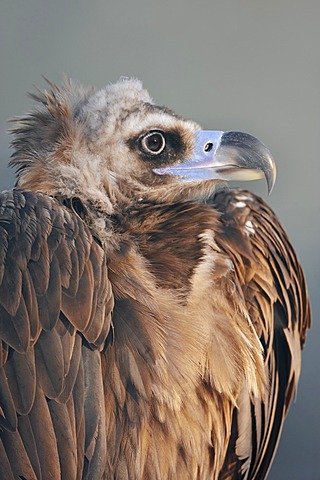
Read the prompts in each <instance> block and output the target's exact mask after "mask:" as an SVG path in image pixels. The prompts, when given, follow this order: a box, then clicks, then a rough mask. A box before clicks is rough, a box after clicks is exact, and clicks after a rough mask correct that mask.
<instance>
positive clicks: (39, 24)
mask: <svg viewBox="0 0 320 480" xmlns="http://www.w3.org/2000/svg"><path fill="white" fill-rule="evenodd" d="M319 14H320V5H319V3H318V1H315V0H314V1H312V0H304V1H296V0H263V1H260V0H221V1H215V0H211V1H205V0H202V1H198V2H197V1H196V0H193V1H191V0H184V1H183V0H162V1H160V0H159V1H153V0H137V1H132V0H118V1H107V0H104V1H103V0H91V1H90V2H89V1H88V2H86V1H84V0H71V1H65V0H55V1H49V0H42V1H41V0H10V1H9V0H7V1H5V0H1V3H0V55H1V57H0V75H1V78H0V103H1V109H0V114H1V118H0V122H1V124H0V127H1V136H0V154H1V156H0V188H1V189H4V188H10V187H11V186H12V185H13V173H12V172H11V171H10V170H8V169H7V167H6V165H7V162H8V156H9V152H8V144H9V138H8V135H7V133H6V130H7V125H6V123H5V121H6V119H7V118H9V117H11V116H13V115H18V114H21V113H23V112H24V111H26V110H28V109H29V108H30V106H31V101H30V100H29V99H28V98H27V96H26V93H25V92H26V91H32V90H33V85H38V86H41V87H43V86H44V81H43V80H42V79H41V74H43V75H45V76H46V77H48V78H49V79H50V80H53V81H55V82H60V81H61V78H62V73H63V72H65V73H67V74H68V75H70V76H71V77H72V78H75V79H78V80H79V81H81V82H82V83H89V84H96V85H97V86H100V87H102V86H103V85H104V84H106V83H108V82H110V81H114V80H116V79H117V78H118V77H119V76H121V75H127V76H135V77H138V78H140V79H141V80H143V82H144V84H145V86H146V87H147V88H148V90H149V91H150V92H151V95H152V96H153V97H154V99H155V100H156V102H157V103H158V104H165V105H167V106H169V107H171V108H173V109H174V110H176V111H177V112H178V113H180V114H183V115H185V116H186V117H189V118H192V119H194V120H196V121H198V122H199V123H200V124H202V125H203V127H204V128H208V129H226V130H231V129H233V130H243V131H247V132H250V133H251V134H254V135H256V136H257V137H259V138H260V139H261V140H263V141H264V142H265V143H266V144H267V145H268V146H269V148H270V149H271V151H272V152H273V154H274V156H275V158H276V160H277V167H278V180H277V184H276V187H275V189H274V192H273V194H272V196H271V197H270V198H269V199H268V201H269V202H270V204H271V206H272V207H273V208H274V210H275V211H276V212H277V214H278V216H279V217H280V219H281V220H282V222H283V224H284V226H285V228H286V229H287V231H288V233H289V236H290V238H291V240H292V242H293V244H294V245H295V248H296V250H297V252H298V255H299V257H300V260H301V262H302V264H303V265H304V269H305V272H306V276H307V280H308V284H309V289H310V295H311V298H312V303H313V313H314V323H313V329H312V331H311V332H310V334H309V336H308V341H307V345H306V348H305V351H304V354H303V368H302V374H301V381H300V385H299V390H298V395H297V400H296V403H295V404H294V405H293V406H292V407H291V411H290V414H289V417H288V420H287V422H286V425H285V429H284V432H283V436H282V439H281V442H280V447H279V450H278V454H277V457H276V460H275V462H274V465H273V467H272V470H271V473H270V477H269V478H270V479H271V480H280V479H290V480H316V479H317V480H319V479H320V472H319V467H318V464H319V457H320V448H319V431H320V414H319V402H320V375H319V359H320V354H319V338H320V335H319V334H320V328H319V294H318V290H319V271H320V269H319V263H320V261H319V254H318V250H319V240H320V232H319V230H320V227H319V187H318V185H319V179H320V177H319V130H320V116H319V107H320V102H319V100H320V62H319V60H320V58H319V57H320V54H319V52H320V48H319V47H320V28H319V23H320V18H319V17H320V15H319ZM246 187H247V188H250V189H252V190H254V191H255V192H258V193H259V194H261V195H263V196H264V197H266V187H265V185H264V184H263V182H255V183H250V184H246Z"/></svg>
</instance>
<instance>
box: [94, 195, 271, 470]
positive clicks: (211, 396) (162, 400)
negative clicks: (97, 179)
mask: <svg viewBox="0 0 320 480" xmlns="http://www.w3.org/2000/svg"><path fill="white" fill-rule="evenodd" d="M113 229H114V233H115V234H116V235H117V237H118V239H119V248H118V249H115V250H113V251H111V252H110V255H109V258H108V275H109V279H110V282H111V284H112V289H113V293H114V296H115V308H114V313H113V338H112V341H111V339H110V342H109V345H108V347H107V348H106V350H105V352H104V356H103V368H104V375H105V382H104V384H105V385H106V387H105V388H106V418H107V419H111V420H108V421H109V422H110V424H109V425H108V428H109V430H108V432H109V433H108V435H110V439H109V441H110V444H112V440H111V439H112V438H115V437H117V438H120V439H121V440H120V443H121V446H120V449H122V448H123V449H125V448H126V445H127V444H128V443H130V445H131V448H132V449H133V450H136V451H137V452H139V454H137V459H138V460H137V462H139V466H138V465H137V468H142V470H143V468H144V470H143V472H144V474H146V477H148V474H147V473H148V460H147V458H148V456H149V455H151V452H152V451H153V450H154V449H155V451H157V452H158V453H159V452H162V454H161V455H163V458H172V465H173V464H174V463H175V462H177V461H178V460H177V458H178V456H179V455H180V454H178V453H177V452H176V453H174V452H170V451H168V450H169V449H170V447H169V445H172V444H178V445H181V448H182V449H184V454H183V455H185V457H186V458H187V461H186V465H189V466H188V468H191V467H190V462H191V463H192V465H193V466H192V468H194V469H196V468H200V466H201V465H202V467H201V468H203V469H204V470H206V469H207V472H208V475H207V476H204V478H210V474H209V472H210V469H212V466H213V465H215V467H216V470H215V471H219V470H220V467H221V466H222V463H223V459H224V455H225V452H226V448H227V444H228V438H229V433H230V428H231V421H232V413H231V412H232V408H233V407H234V405H235V404H237V399H238V395H239V392H240V391H241V389H242V388H246V389H247V390H248V391H250V392H251V393H252V395H253V396H257V397H261V395H262V391H263V389H264V369H263V360H262V353H261V346H260V343H259V340H258V338H257V337H256V334H255V332H254V329H253V327H252V325H251V323H250V320H249V318H248V315H247V312H246V309H245V306H244V304H243V303H242V295H241V294H239V295H237V293H239V292H237V291H236V286H235V285H236V283H235V279H234V272H233V267H232V263H231V261H230V260H229V259H228V258H227V257H226V256H225V255H224V254H223V253H222V252H221V251H220V249H219V248H218V246H217V244H216V242H215V232H217V230H218V229H219V218H218V214H217V213H216V212H215V211H214V210H213V209H212V208H211V207H210V206H208V205H201V204H196V203H192V202H180V203H163V204H157V203H153V202H140V203H137V204H136V205H135V206H131V207H130V208H128V209H127V210H126V211H123V212H122V213H121V214H119V215H117V216H115V217H114V218H113ZM208 292H210V295H208ZM221 292H222V293H221ZM244 365H245V367H243V366H244ZM212 372H215V373H214V374H213V373H212ZM186 391H188V397H187V398H186V396H185V392H186ZM123 412H126V415H125V417H124V420H123V421H121V422H120V423H118V422H117V419H118V418H119V419H120V418H123V416H122V413H123ZM133 425H134V428H131V427H132V426H133ZM204 425H206V426H208V429H206V428H204ZM128 431H129V432H131V433H129V436H130V438H129V439H128ZM149 431H152V432H153V437H154V439H155V440H153V439H151V438H150V435H149V433H148V432H149ZM137 432H138V434H137ZM177 437H178V438H177ZM142 438H143V439H144V440H143V442H145V443H144V447H143V449H142V450H141V448H142V447H141V441H142V440H141V439H142ZM170 438H172V439H174V442H173V443H172V442H170ZM186 438H189V439H191V441H190V442H189V443H188V442H186V440H185V439H186ZM107 441H108V439H107ZM208 450H209V451H211V456H209V460H208V455H207V452H208ZM117 452H118V451H116V450H115V451H114V452H111V455H114V463H115V464H116V463H117V460H116V457H117V455H118V453H117ZM180 453H181V452H180ZM159 455H160V453H159ZM175 455H176V457H175ZM144 462H145V463H144ZM188 462H189V464H188ZM206 462H207V463H206ZM111 463H113V462H112V461H111ZM164 468H166V467H164ZM168 468H169V467H168ZM149 474H150V475H152V473H151V472H149ZM142 477H143V476H142V475H141V478H142ZM169 477H170V470H167V471H164V472H163V475H162V478H169ZM185 478H187V473H186V477H185Z"/></svg>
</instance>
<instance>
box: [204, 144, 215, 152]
mask: <svg viewBox="0 0 320 480" xmlns="http://www.w3.org/2000/svg"><path fill="white" fill-rule="evenodd" d="M212 147H213V143H211V142H208V143H206V144H205V146H204V151H205V152H210V151H211V150H212Z"/></svg>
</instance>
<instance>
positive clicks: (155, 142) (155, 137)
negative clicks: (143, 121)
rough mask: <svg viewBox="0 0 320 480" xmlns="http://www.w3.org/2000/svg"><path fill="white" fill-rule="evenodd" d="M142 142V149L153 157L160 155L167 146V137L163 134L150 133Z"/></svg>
mask: <svg viewBox="0 0 320 480" xmlns="http://www.w3.org/2000/svg"><path fill="white" fill-rule="evenodd" d="M140 142H141V143H140V145H141V149H142V150H143V151H144V152H145V153H148V154H151V155H159V153H161V152H162V151H163V150H164V148H165V146H166V140H165V137H164V135H163V134H162V133H161V132H149V133H147V134H146V135H145V136H144V137H142V138H141V141H140Z"/></svg>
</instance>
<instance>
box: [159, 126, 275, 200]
mask: <svg viewBox="0 0 320 480" xmlns="http://www.w3.org/2000/svg"><path fill="white" fill-rule="evenodd" d="M154 172H155V173H157V174H158V175H174V176H177V177H178V179H179V181H181V182H192V181H201V180H255V179H258V178H264V177H265V178H266V181H267V185H268V192H269V193H271V191H272V189H273V186H274V183H275V180H276V165H275V162H274V160H273V158H272V155H271V153H270V151H269V150H268V149H267V147H266V146H265V145H264V144H263V143H262V142H260V140H258V139H257V138H255V137H253V136H252V135H249V134H247V133H242V132H221V131H210V130H200V131H197V132H196V133H195V146H194V154H193V157H192V158H190V159H188V160H186V161H185V162H181V163H178V164H176V165H171V166H167V167H163V168H156V169H154Z"/></svg>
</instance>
